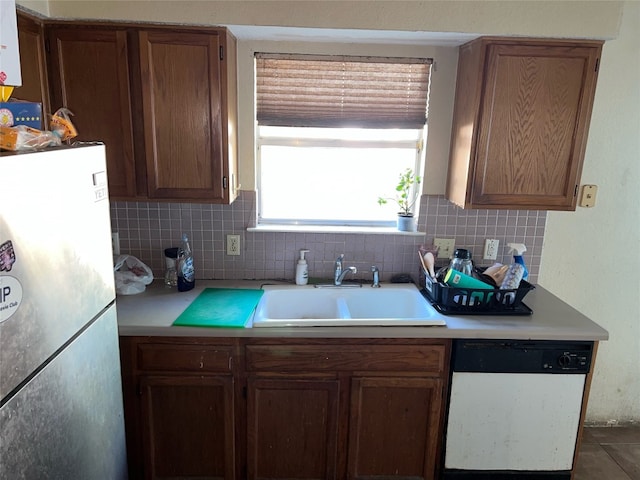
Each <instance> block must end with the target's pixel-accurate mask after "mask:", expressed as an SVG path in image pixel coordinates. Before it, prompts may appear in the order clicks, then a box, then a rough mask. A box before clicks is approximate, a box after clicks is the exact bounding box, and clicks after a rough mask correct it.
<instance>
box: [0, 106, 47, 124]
mask: <svg viewBox="0 0 640 480" xmlns="http://www.w3.org/2000/svg"><path fill="white" fill-rule="evenodd" d="M0 125H2V126H3V127H13V126H15V125H26V126H27V127H31V128H37V129H39V130H42V104H41V103H35V102H23V101H16V100H14V101H12V102H0Z"/></svg>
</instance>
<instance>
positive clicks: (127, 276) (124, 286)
mask: <svg viewBox="0 0 640 480" xmlns="http://www.w3.org/2000/svg"><path fill="white" fill-rule="evenodd" d="M113 270H114V275H115V281H116V293H118V294H119V295H135V294H137V293H142V292H144V291H145V289H146V288H147V285H149V284H150V283H151V282H153V272H152V271H151V269H150V268H149V267H147V266H146V265H145V264H144V263H142V262H141V261H140V260H138V259H137V258H136V257H134V256H133V255H120V256H119V257H118V258H117V259H116V261H115V266H114V267H113Z"/></svg>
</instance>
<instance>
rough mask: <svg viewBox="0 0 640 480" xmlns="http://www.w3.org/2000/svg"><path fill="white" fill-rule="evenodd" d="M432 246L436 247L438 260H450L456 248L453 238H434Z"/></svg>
mask: <svg viewBox="0 0 640 480" xmlns="http://www.w3.org/2000/svg"><path fill="white" fill-rule="evenodd" d="M433 244H434V245H435V246H436V247H438V258H451V257H453V251H454V250H455V246H456V239H455V238H434V239H433Z"/></svg>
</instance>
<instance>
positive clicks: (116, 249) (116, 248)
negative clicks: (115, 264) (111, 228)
mask: <svg viewBox="0 0 640 480" xmlns="http://www.w3.org/2000/svg"><path fill="white" fill-rule="evenodd" d="M111 250H112V251H113V254H114V255H120V234H119V233H118V232H111Z"/></svg>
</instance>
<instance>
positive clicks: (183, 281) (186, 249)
mask: <svg viewBox="0 0 640 480" xmlns="http://www.w3.org/2000/svg"><path fill="white" fill-rule="evenodd" d="M177 263H178V291H179V292H186V291H188V290H191V289H192V288H193V287H195V285H196V272H195V269H194V267H193V254H192V253H191V247H190V246H189V238H188V237H187V234H186V233H183V234H182V247H181V248H180V251H179V252H178V262H177Z"/></svg>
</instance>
